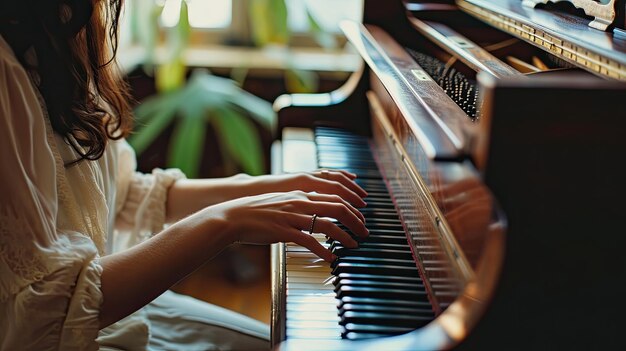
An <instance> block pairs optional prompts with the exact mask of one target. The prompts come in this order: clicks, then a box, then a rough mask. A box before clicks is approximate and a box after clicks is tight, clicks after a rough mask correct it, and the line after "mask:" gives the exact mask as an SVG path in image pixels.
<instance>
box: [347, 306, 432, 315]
mask: <svg viewBox="0 0 626 351" xmlns="http://www.w3.org/2000/svg"><path fill="white" fill-rule="evenodd" d="M346 312H375V313H398V314H405V315H407V314H408V315H420V316H424V317H430V318H434V317H435V312H433V310H432V308H430V307H429V306H425V307H423V308H419V307H418V308H416V307H406V306H397V307H394V306H384V305H358V304H351V303H347V304H344V305H343V306H341V308H340V309H339V316H342V315H344V314H345V313H346Z"/></svg>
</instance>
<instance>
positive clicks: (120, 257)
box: [100, 209, 232, 328]
mask: <svg viewBox="0 0 626 351" xmlns="http://www.w3.org/2000/svg"><path fill="white" fill-rule="evenodd" d="M208 210H210V209H208ZM204 212H206V211H203V212H199V213H197V214H195V215H193V216H191V217H189V218H187V219H185V221H181V222H178V223H176V224H174V225H172V226H171V227H169V228H168V229H166V230H164V231H163V232H161V233H160V234H158V235H156V236H154V237H153V238H151V239H150V240H147V241H145V242H143V243H141V244H139V245H137V246H135V247H133V248H131V249H129V250H126V251H124V252H120V253H117V254H113V255H109V256H106V257H103V258H102V259H101V264H102V267H103V272H102V293H103V299H104V301H103V305H102V309H101V312H100V327H101V328H103V327H105V326H107V325H109V324H111V323H114V322H116V321H118V320H120V319H122V318H124V317H125V316H127V315H129V314H131V313H132V312H134V311H136V310H137V309H139V308H141V307H142V306H144V305H146V304H147V303H149V302H150V301H152V300H153V299H154V298H156V297H157V296H159V295H160V294H161V293H163V292H164V291H165V290H167V289H168V288H169V287H171V286H172V285H174V284H175V283H176V282H177V281H179V280H180V279H182V278H183V277H185V276H186V275H188V274H189V273H191V272H193V271H194V270H195V269H197V268H198V267H200V266H201V265H202V264H203V263H204V262H205V261H206V260H208V259H209V258H211V257H213V256H214V255H215V254H217V253H218V252H219V251H221V250H222V249H224V248H225V247H226V246H228V245H229V244H230V243H231V242H232V240H231V239H230V238H229V233H228V230H227V227H228V225H227V223H226V222H225V221H223V220H222V219H220V218H219V217H217V218H212V219H211V220H206V217H207V214H206V213H204Z"/></svg>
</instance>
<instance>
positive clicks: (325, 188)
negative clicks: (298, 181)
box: [307, 178, 367, 207]
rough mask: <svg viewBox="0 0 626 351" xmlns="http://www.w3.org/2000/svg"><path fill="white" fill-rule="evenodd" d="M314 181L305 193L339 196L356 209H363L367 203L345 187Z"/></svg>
mask: <svg viewBox="0 0 626 351" xmlns="http://www.w3.org/2000/svg"><path fill="white" fill-rule="evenodd" d="M313 179H315V183H312V184H310V188H308V189H307V191H315V192H317V193H324V194H334V195H339V196H341V197H342V198H343V199H345V200H346V201H348V202H349V203H351V204H353V205H354V206H357V207H365V206H366V205H367V203H366V202H365V201H363V199H362V198H361V196H360V195H358V194H357V193H355V192H354V191H352V190H350V189H348V188H347V187H346V186H345V185H343V184H341V183H339V182H335V181H333V180H326V179H318V178H313Z"/></svg>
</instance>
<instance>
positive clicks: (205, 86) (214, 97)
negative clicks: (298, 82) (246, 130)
mask: <svg viewBox="0 0 626 351" xmlns="http://www.w3.org/2000/svg"><path fill="white" fill-rule="evenodd" d="M191 84H193V85H194V89H195V86H196V85H197V86H198V88H199V89H201V90H203V93H202V94H200V96H201V97H200V98H202V99H203V100H205V103H206V105H207V106H212V107H216V108H232V106H228V105H235V106H237V107H239V108H240V109H242V110H244V111H246V112H248V114H249V116H250V117H252V118H254V119H255V120H256V121H258V122H259V123H260V124H261V125H262V126H263V127H265V128H267V129H268V130H269V131H271V132H274V130H275V128H276V113H275V112H274V109H273V108H272V105H271V104H270V103H269V102H267V101H265V100H263V99H261V98H259V97H257V96H255V95H253V94H250V93H249V92H247V91H245V90H243V89H241V88H240V87H239V86H237V84H236V83H235V82H233V81H232V80H230V79H226V78H221V77H217V76H213V75H210V74H208V73H203V72H202V71H194V74H193V75H192V77H191ZM227 104H228V105H227Z"/></svg>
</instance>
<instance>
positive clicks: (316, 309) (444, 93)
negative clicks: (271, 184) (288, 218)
mask: <svg viewBox="0 0 626 351" xmlns="http://www.w3.org/2000/svg"><path fill="white" fill-rule="evenodd" d="M570 5H571V4H570ZM616 6H618V7H619V6H621V7H620V8H621V9H622V10H626V7H624V6H626V5H625V4H624V2H623V1H622V2H618V4H617V5H616ZM618 15H620V16H623V12H620V13H618ZM591 21H593V18H589V17H588V16H585V14H584V13H581V11H580V10H579V9H577V8H576V7H574V6H573V5H572V6H569V5H568V4H565V2H557V3H550V4H546V5H542V6H539V7H536V8H532V7H528V6H524V5H523V4H522V1H521V0H488V1H487V0H457V1H445V0H443V1H442V0H440V1H437V0H430V1H429V0H424V1H400V0H389V1H376V0H366V1H365V2H364V16H363V22H362V23H354V22H345V23H342V30H343V32H344V33H345V35H346V37H347V38H348V40H349V42H350V43H351V45H352V46H353V47H354V49H355V50H356V51H357V52H358V53H359V54H360V56H361V57H362V59H363V65H362V68H361V69H360V70H359V71H357V72H355V73H354V74H353V75H351V77H350V78H349V79H348V80H347V82H346V83H345V84H344V85H343V86H342V87H341V88H339V89H338V90H336V91H332V92H329V93H320V94H287V95H283V96H281V97H279V98H278V99H277V100H276V101H275V103H274V106H275V109H276V110H277V111H278V115H279V126H280V129H281V131H282V138H281V140H279V141H277V142H276V143H275V144H274V146H273V149H272V153H273V161H272V167H273V171H274V172H298V171H311V170H315V169H319V168H326V169H346V170H348V171H350V172H354V173H356V174H357V175H358V178H357V180H356V181H357V183H359V184H360V185H361V186H362V187H363V188H365V190H367V191H368V194H369V195H368V197H367V198H365V201H366V202H367V203H368V205H367V206H366V207H365V208H363V209H361V211H362V213H363V214H364V216H365V217H366V221H367V222H366V225H367V227H368V228H369V229H370V236H369V238H367V239H363V240H361V241H360V243H359V247H358V248H357V249H348V248H345V247H343V246H342V245H341V244H340V243H338V242H335V241H332V240H328V239H327V238H326V237H325V236H324V235H323V234H317V233H313V234H312V235H313V236H315V237H316V238H317V239H318V240H319V241H320V242H321V243H323V244H324V245H326V246H327V247H328V248H330V249H332V250H333V252H334V253H335V254H336V255H337V256H338V257H339V258H338V260H337V261H336V262H334V263H333V264H328V263H326V262H323V261H321V260H320V259H318V258H317V257H315V255H313V254H312V253H310V252H309V251H308V250H306V249H305V248H303V247H300V246H297V245H295V244H292V243H287V244H276V245H273V247H272V317H271V320H272V346H273V348H275V349H276V350H281V351H284V350H437V349H470V350H491V349H507V350H508V349H520V350H529V349H554V348H559V349H608V348H613V347H616V346H621V347H623V343H624V341H623V338H622V337H621V331H622V329H623V328H624V327H625V326H626V314H625V312H626V309H625V307H624V303H623V300H624V297H625V296H626V288H625V286H626V284H624V280H625V278H626V255H625V254H624V248H625V247H626V246H625V245H626V229H624V228H625V227H626V226H625V225H624V224H625V223H624V220H623V218H624V209H626V206H624V199H626V186H625V184H624V180H626V171H625V169H626V167H624V166H623V163H624V159H625V154H626V138H625V137H624V135H625V131H626V83H624V81H625V80H626V31H624V28H621V27H619V23H623V22H616V24H615V25H613V26H610V27H609V28H608V29H607V30H606V31H602V30H599V29H596V28H591V27H589V23H590V22H591ZM339 225H340V224H339ZM344 229H345V228H344Z"/></svg>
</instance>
